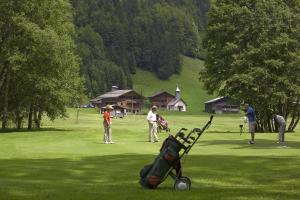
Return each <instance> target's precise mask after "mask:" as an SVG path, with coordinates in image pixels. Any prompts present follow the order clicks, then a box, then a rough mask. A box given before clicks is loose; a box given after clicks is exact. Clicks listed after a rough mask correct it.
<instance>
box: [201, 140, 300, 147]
mask: <svg viewBox="0 0 300 200" xmlns="http://www.w3.org/2000/svg"><path fill="white" fill-rule="evenodd" d="M248 142H249V140H245V139H241V140H229V139H227V140H225V139H224V140H209V141H200V142H199V145H201V146H211V145H231V147H230V148H231V149H278V148H293V149H300V141H286V142H285V144H278V143H276V141H275V140H274V141H272V140H266V139H256V144H254V145H249V144H248Z"/></svg>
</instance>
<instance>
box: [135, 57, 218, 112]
mask: <svg viewBox="0 0 300 200" xmlns="http://www.w3.org/2000/svg"><path fill="white" fill-rule="evenodd" d="M203 66H204V62H203V61H201V60H199V59H193V58H190V57H186V56H182V71H181V73H180V74H174V75H172V76H171V77H170V78H169V79H168V80H160V79H158V78H157V77H156V76H155V75H154V73H151V72H149V71H145V70H141V69H139V68H137V72H136V74H135V75H133V76H132V78H133V82H134V84H133V88H134V90H135V91H137V92H139V93H140V94H142V95H143V96H145V97H148V96H150V95H152V94H154V93H155V92H157V91H167V92H169V93H170V94H174V93H175V89H176V85H178V86H179V88H180V90H181V97H182V99H183V100H184V101H185V102H186V103H187V105H188V109H187V111H188V114H200V113H203V110H204V103H201V104H200V105H199V103H200V102H206V101H208V100H211V99H213V98H215V97H216V96H215V95H209V94H207V92H206V91H205V90H204V88H203V83H202V82H201V81H199V77H200V76H199V72H200V70H201V69H202V68H203Z"/></svg>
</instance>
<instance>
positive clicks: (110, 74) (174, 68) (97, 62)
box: [72, 0, 210, 97]
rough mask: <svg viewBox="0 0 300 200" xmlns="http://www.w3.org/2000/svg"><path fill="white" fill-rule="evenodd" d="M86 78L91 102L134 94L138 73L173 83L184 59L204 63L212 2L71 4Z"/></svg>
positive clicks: (76, 0) (97, 0) (92, 0)
mask: <svg viewBox="0 0 300 200" xmlns="http://www.w3.org/2000/svg"><path fill="white" fill-rule="evenodd" d="M72 5H73V7H74V12H75V26H76V32H77V39H76V44H77V51H78V54H79V55H80V57H81V58H82V63H81V69H80V71H81V74H82V75H83V77H84V79H85V86H86V89H87V91H88V96H89V97H94V96H96V95H98V94H100V93H102V92H104V91H107V90H109V88H110V87H111V86H112V85H117V86H119V88H131V87H132V80H131V74H134V73H135V71H136V68H137V67H139V68H142V69H145V70H149V71H151V72H153V73H155V74H156V75H157V76H158V77H159V78H160V79H168V78H169V77H170V76H171V75H172V74H174V73H180V70H181V57H180V55H187V56H190V57H195V58H200V59H202V58H203V57H204V52H203V49H202V46H201V41H202V35H204V32H205V30H206V27H207V12H208V10H209V6H210V3H209V0H202V1H198V0H175V1H174V0H130V1H122V0H114V1H106V0H88V1H83V0H72Z"/></svg>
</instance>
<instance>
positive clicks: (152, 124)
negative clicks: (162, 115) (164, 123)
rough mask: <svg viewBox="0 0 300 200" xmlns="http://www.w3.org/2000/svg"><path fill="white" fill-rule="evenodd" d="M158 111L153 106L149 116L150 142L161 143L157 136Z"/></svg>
mask: <svg viewBox="0 0 300 200" xmlns="http://www.w3.org/2000/svg"><path fill="white" fill-rule="evenodd" d="M156 111H157V107H156V106H152V108H151V110H150V111H149V112H148V115H147V121H148V124H149V140H148V141H149V142H158V141H159V140H158V136H157V118H156ZM153 137H154V138H153ZM153 139H154V140H153Z"/></svg>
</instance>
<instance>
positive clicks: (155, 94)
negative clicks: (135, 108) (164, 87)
mask: <svg viewBox="0 0 300 200" xmlns="http://www.w3.org/2000/svg"><path fill="white" fill-rule="evenodd" d="M163 93H166V94H168V95H170V96H172V97H175V96H174V95H172V94H170V93H169V92H166V91H158V92H155V93H154V94H152V95H151V96H149V97H148V98H153V97H156V96H159V95H161V94H163Z"/></svg>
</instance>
